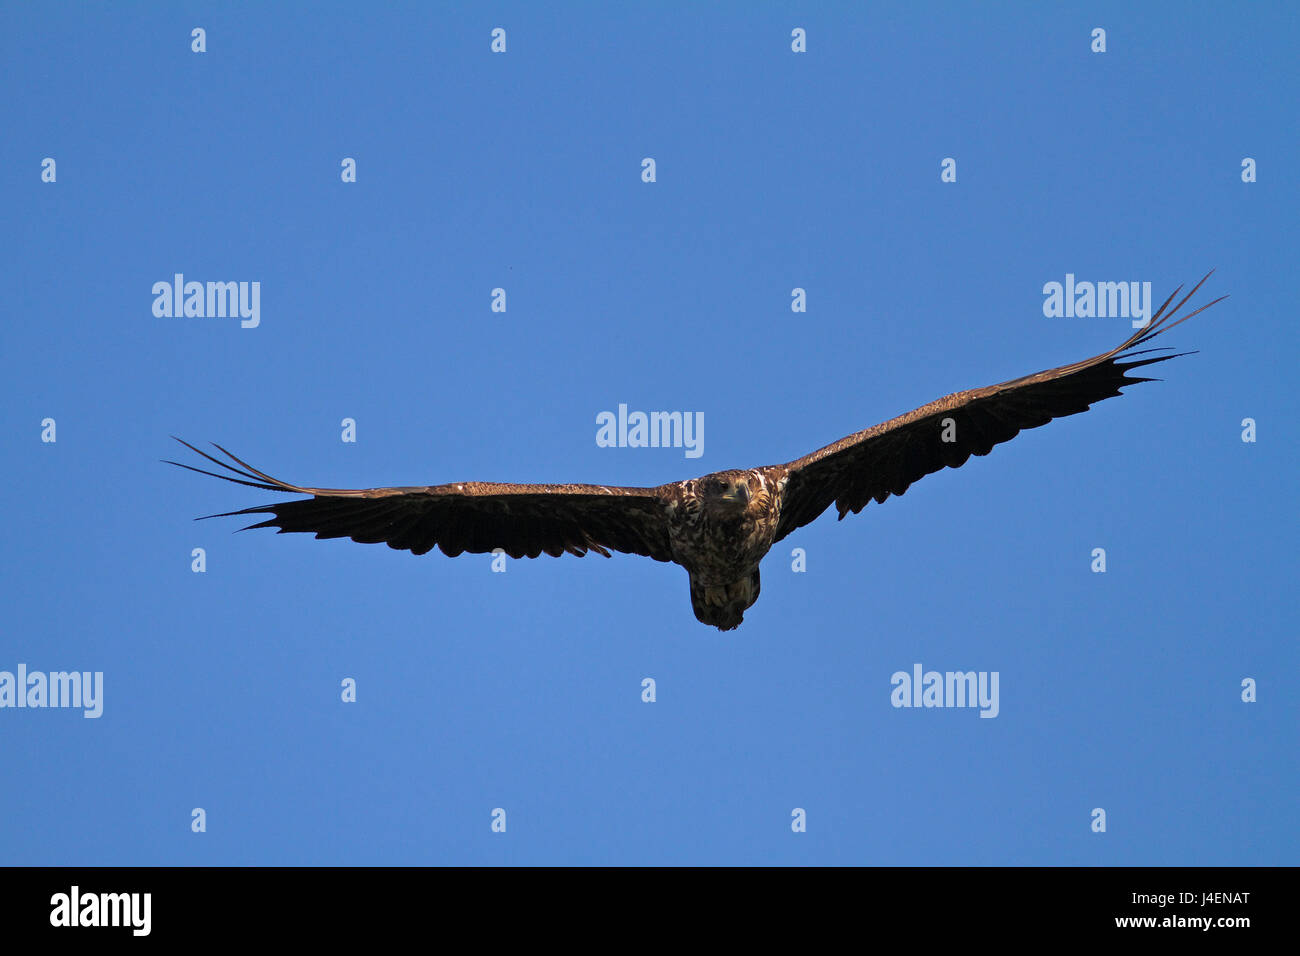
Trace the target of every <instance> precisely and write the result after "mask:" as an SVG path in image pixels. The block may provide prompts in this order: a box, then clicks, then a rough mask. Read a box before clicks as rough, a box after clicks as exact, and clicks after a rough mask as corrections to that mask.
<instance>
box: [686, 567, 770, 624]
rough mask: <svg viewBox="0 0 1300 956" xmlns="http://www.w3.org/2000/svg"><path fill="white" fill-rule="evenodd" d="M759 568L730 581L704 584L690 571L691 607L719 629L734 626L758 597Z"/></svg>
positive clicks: (700, 616)
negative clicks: (727, 582)
mask: <svg viewBox="0 0 1300 956" xmlns="http://www.w3.org/2000/svg"><path fill="white" fill-rule="evenodd" d="M758 590H759V581H758V568H754V570H753V571H751V572H750V573H749V574H748V575H746V576H745V577H743V578H741V579H740V580H739V581H732V582H731V583H730V584H723V585H716V586H715V585H708V584H701V583H700V582H699V581H697V580H696V579H695V575H691V608H692V609H694V611H695V618H696V620H698V621H699V622H700V623H702V624H710V625H712V626H713V627H716V628H717V629H718V630H720V631H731V630H735V629H736V628H737V627H739V626H740V622H741V621H743V620H744V619H745V611H746V610H748V609H749V608H750V607H752V606H753V604H754V602H755V601H757V600H758Z"/></svg>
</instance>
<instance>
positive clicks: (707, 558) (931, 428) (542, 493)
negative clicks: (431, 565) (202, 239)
mask: <svg viewBox="0 0 1300 956" xmlns="http://www.w3.org/2000/svg"><path fill="white" fill-rule="evenodd" d="M1208 278H1209V274H1207V275H1206V276H1205V278H1203V279H1201V281H1200V282H1198V283H1197V284H1196V286H1195V288H1193V289H1192V291H1191V292H1189V293H1188V294H1187V295H1186V296H1184V297H1183V298H1182V299H1181V300H1180V301H1179V302H1178V304H1177V305H1175V306H1174V307H1173V308H1172V309H1170V308H1169V304H1170V302H1172V301H1173V300H1174V298H1175V296H1177V295H1178V292H1179V291H1181V287H1180V288H1179V289H1177V290H1175V291H1174V294H1173V295H1171V296H1170V297H1169V298H1168V299H1166V300H1165V302H1164V304H1163V305H1161V306H1160V308H1159V310H1158V311H1157V312H1156V314H1155V315H1154V316H1153V317H1152V319H1151V321H1150V322H1149V323H1148V324H1147V325H1146V326H1145V327H1144V328H1142V329H1139V330H1138V331H1136V332H1134V333H1133V335H1131V336H1130V337H1129V338H1128V339H1126V340H1125V341H1124V342H1123V343H1121V344H1120V345H1118V346H1117V347H1115V348H1113V349H1111V350H1110V351H1109V352H1103V353H1102V354H1101V355H1095V356H1093V357H1092V358H1089V359H1084V360H1083V361H1081V362H1075V363H1073V364H1072V365H1062V366H1061V367H1059V368H1053V369H1048V370H1047V371H1045V372H1039V373H1037V374H1036V375H1026V376H1024V377H1023V378H1017V379H1012V380H1011V381H1009V382H1003V383H1002V384H1000V385H990V386H988V387H986V388H977V389H971V390H969V391H965V392H955V393H953V394H952V395H948V396H945V397H944V398H940V399H938V400H936V401H933V402H930V403H929V404H928V405H922V406H921V407H920V408H917V409H915V410H913V411H910V412H908V413H907V414H905V415H900V416H898V417H897V418H894V419H891V420H890V421H887V422H884V423H882V424H880V425H876V426H874V427H872V428H868V429H867V430H865V431H861V432H857V433H856V434H853V435H849V436H848V437H847V438H842V439H840V440H839V441H837V442H834V443H833V444H830V445H827V446H826V447H825V448H820V449H818V450H817V451H814V452H812V453H811V454H808V455H805V456H803V457H802V458H798V459H795V460H794V461H791V462H787V463H785V464H782V465H768V466H765V467H762V468H752V469H749V470H729V471H719V472H714V473H713V474H709V475H704V476H702V477H699V478H690V479H687V480H686V481H679V482H672V483H669V484H666V485H659V486H658V487H655V488H622V487H615V486H607V485H515V484H499V483H494V482H478V481H466V482H459V483H455V484H448V485H431V486H427V487H420V486H416V487H407V488H361V489H355V490H349V489H342V488H308V487H304V486H300V485H291V484H289V483H288V482H284V481H280V480H279V479H276V478H272V477H271V476H270V475H268V474H266V473H265V472H261V471H258V470H257V469H256V468H254V467H253V466H252V465H249V464H248V463H247V462H245V461H242V460H241V459H239V458H237V457H235V456H234V455H233V454H231V453H230V452H229V451H227V450H226V449H224V448H222V447H221V446H220V445H216V446H215V447H216V448H217V450H218V451H219V452H221V453H222V454H223V455H225V456H226V457H227V458H228V459H229V461H228V462H227V461H222V460H220V459H219V458H216V457H214V456H212V455H209V454H208V453H206V452H203V451H200V450H199V449H198V448H195V447H194V446H193V445H191V444H189V442H185V441H182V440H181V439H179V438H178V439H177V441H180V442H181V444H183V445H185V446H186V447H187V448H189V449H191V450H192V451H194V452H196V453H198V454H199V455H202V456H203V457H204V458H206V459H207V460H208V461H209V462H212V463H213V464H215V465H217V466H218V467H220V468H222V469H224V470H225V471H227V472H230V473H231V474H233V475H237V476H238V477H231V474H220V473H218V472H214V471H208V470H206V469H203V468H196V467H194V466H192V465H186V464H182V463H180V462H169V464H173V465H179V466H180V467H181V468H188V469H189V470H191V471H197V472H199V473H201V474H205V475H212V476H213V477H216V478H223V479H225V480H226V481H233V482H235V483H237V484H241V485H248V486H250V487H253V488H262V489H265V490H267V491H283V492H292V493H296V494H304V495H311V497H310V498H301V499H297V500H294V501H281V502H277V503H275V504H268V505H262V506H260V507H256V508H244V509H242V510H240V511H230V512H225V513H224V514H220V515H209V516H208V517H212V518H220V517H229V516H231V515H270V516H271V517H269V518H267V519H265V520H263V521H259V522H256V523H254V524H251V525H249V526H248V527H249V528H277V529H279V532H280V533H285V532H290V531H304V532H311V533H314V534H315V535H316V537H318V538H351V539H352V540H353V541H360V542H363V543H367V544H372V543H373V544H377V543H379V542H384V543H385V544H387V545H388V546H389V547H390V548H397V549H400V550H406V551H411V552H413V553H415V554H424V553H426V552H428V551H430V550H431V549H432V548H433V547H434V546H437V547H438V548H439V549H440V550H441V551H442V552H443V553H444V554H447V555H449V556H451V557H455V556H456V555H458V554H461V553H463V552H466V551H468V552H470V553H473V554H482V553H486V552H491V551H494V550H496V549H498V548H499V549H501V550H502V551H504V552H505V553H506V554H508V555H510V556H511V557H512V558H522V557H529V558H535V557H538V556H539V555H541V554H550V555H555V556H559V555H561V554H564V553H565V552H568V553H569V554H575V555H579V556H581V555H584V554H586V553H587V552H588V551H595V552H597V553H599V554H602V555H605V556H606V557H608V556H609V553H610V552H611V551H622V552H625V553H628V554H640V555H645V556H647V557H650V558H654V559H655V560H656V561H672V562H675V563H677V564H680V565H681V566H682V567H684V568H686V570H687V572H688V573H689V574H690V585H691V606H692V608H693V609H694V611H695V616H696V618H698V619H699V620H700V621H701V622H703V623H705V624H711V625H713V626H715V627H717V628H719V629H721V630H724V631H728V630H731V629H732V628H735V627H737V626H738V625H739V624H740V622H741V620H742V619H743V617H744V613H745V611H746V610H748V609H749V608H750V607H751V606H752V605H753V604H754V602H755V601H756V600H758V592H759V574H758V565H759V562H760V561H761V560H762V558H763V556H764V555H765V554H767V552H768V550H769V549H770V548H771V547H772V545H773V544H775V543H776V542H777V541H780V540H781V539H782V538H784V537H785V536H786V535H788V534H789V533H790V532H792V531H794V530H795V529H796V528H801V527H803V526H804V525H806V524H808V523H809V522H810V521H812V520H814V519H815V518H817V517H818V516H819V515H820V514H822V512H824V511H825V510H826V509H827V508H829V507H830V506H831V505H832V504H834V505H835V507H836V509H837V510H838V512H839V516H840V517H841V518H843V517H844V516H845V515H846V514H847V513H849V512H850V511H852V512H853V513H855V514H856V513H857V512H859V511H861V510H862V509H863V508H864V507H866V505H867V503H868V502H870V501H873V500H874V501H877V502H883V501H884V500H885V499H886V498H888V497H889V496H890V495H901V494H903V492H905V491H906V490H907V489H908V487H910V486H911V484H912V483H913V482H915V481H917V480H919V479H921V478H924V477H925V476H926V475H929V474H932V473H933V472H936V471H938V470H939V469H940V468H944V467H949V468H957V467H960V466H961V465H962V464H964V463H965V462H966V460H967V459H968V458H970V456H971V455H987V454H988V453H989V452H990V451H991V450H992V449H993V446H994V445H998V444H1001V443H1002V442H1005V441H1010V440H1011V439H1012V438H1014V437H1015V436H1016V435H1017V434H1019V433H1020V431H1021V430H1022V429H1025V428H1037V427H1038V426H1039V425H1045V424H1047V423H1048V422H1049V421H1051V420H1052V419H1054V418H1061V417H1064V416H1066V415H1075V414H1077V413H1079V412H1083V411H1087V410H1088V409H1089V408H1090V407H1091V406H1092V404H1093V403H1094V402H1099V401H1101V400H1102V399H1106V398H1112V397H1114V396H1116V395H1119V394H1120V389H1121V388H1122V387H1123V386H1125V385H1131V384H1134V383H1136V382H1148V381H1151V379H1148V378H1143V377H1141V376H1130V375H1127V374H1126V373H1127V372H1128V371H1130V370H1131V369H1135V368H1140V367H1142V366H1145V365H1152V364H1155V363H1157V362H1164V361H1167V360H1168V359H1171V358H1176V357H1177V355H1176V354H1163V355H1151V354H1150V353H1152V352H1155V351H1166V350H1163V349H1136V348H1135V347H1136V346H1138V345H1142V344H1144V343H1146V342H1149V341H1150V340H1151V339H1153V338H1155V337H1156V336H1157V335H1160V334H1162V333H1164V332H1166V331H1168V330H1169V329H1171V328H1173V327H1174V326H1175V325H1178V324H1180V323H1182V322H1185V321H1187V320H1188V319H1190V318H1192V316H1194V315H1197V314H1199V313H1201V312H1203V311H1205V310H1206V309H1208V308H1209V307H1210V306H1212V305H1214V304H1215V303H1216V302H1220V301H1222V300H1223V299H1224V298H1226V296H1220V297H1219V298H1218V299H1215V300H1214V301H1213V302H1209V303H1207V304H1206V305H1203V306H1201V307H1200V308H1199V309H1197V310H1196V311H1194V312H1191V313H1189V314H1188V315H1185V316H1183V317H1182V318H1178V319H1175V316H1176V315H1177V313H1178V312H1179V310H1180V309H1182V307H1183V306H1184V305H1185V304H1186V303H1187V300H1188V299H1190V298H1191V297H1192V296H1193V295H1195V294H1196V291H1197V290H1198V289H1200V287H1201V286H1202V285H1203V284H1204V282H1205V280H1206V279H1208ZM1166 310H1168V311H1166ZM1179 354H1186V353H1179ZM1142 355H1145V356H1147V357H1145V358H1137V357H1136V356H1142ZM245 530H246V529H245Z"/></svg>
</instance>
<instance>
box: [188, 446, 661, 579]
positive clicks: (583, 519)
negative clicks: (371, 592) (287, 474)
mask: <svg viewBox="0 0 1300 956" xmlns="http://www.w3.org/2000/svg"><path fill="white" fill-rule="evenodd" d="M176 440H177V441H179V442H180V443H181V444H182V445H184V446H185V447H186V448H189V449H190V450H191V451H194V452H197V453H198V454H200V455H202V456H203V457H204V458H206V459H207V460H208V461H210V462H212V463H213V464H215V465H217V466H219V467H220V468H224V469H225V470H226V471H228V472H231V473H232V474H234V475H238V476H239V477H237V478H232V477H230V475H225V474H219V473H217V472H215V471H207V470H205V469H203V468H196V467H194V466H193V465H185V464H182V463H181V462H178V461H173V462H169V464H172V465H179V466H180V467H181V468H188V469H189V470H190V471H197V472H199V473H200V474H203V475H211V476H213V477H214V478H223V479H225V480H226V481H233V482H235V483H236V484H241V485H248V486H250V487H253V488H263V489H265V490H267V491H286V492H294V493H297V494H304V495H311V496H312V497H311V498H302V499H298V500H295V501H281V502H278V503H276V504H269V505H262V506H261V507H258V508H244V509H243V510H241V511H229V512H225V513H224V514H219V515H207V516H206V517H209V518H224V517H229V516H231V515H262V514H265V515H270V516H271V517H269V518H267V519H266V520H264V521H259V522H257V523H255V524H251V525H249V526H248V528H278V529H279V533H280V534H283V533H285V532H288V531H306V532H311V533H314V534H315V535H316V537H318V538H351V539H352V540H353V541H360V542H362V543H365V544H377V543H379V542H381V541H382V542H384V543H385V544H387V545H388V546H389V547H390V548H396V549H399V550H404V551H411V552H414V553H415V554H424V553H426V552H427V551H429V550H430V549H432V548H433V547H434V546H435V545H436V546H437V547H438V548H439V549H440V550H441V551H442V552H443V554H446V555H450V556H452V557H455V556H456V555H458V554H461V553H462V552H465V551H468V552H471V553H473V554H483V553H486V552H489V551H493V550H495V549H497V548H500V549H502V550H503V551H505V553H506V554H508V555H510V557H512V558H522V557H529V558H535V557H537V556H538V555H540V554H550V555H554V556H556V557H558V556H559V555H561V554H564V553H565V552H566V551H567V552H568V553H569V554H576V555H579V556H582V555H584V554H586V553H587V552H588V551H595V552H597V553H599V554H603V555H604V556H605V557H609V552H610V551H623V552H626V553H628V554H642V555H646V556H647V557H651V558H654V559H655V560H656V561H671V560H672V553H671V549H670V547H669V542H668V522H667V519H666V516H665V513H664V505H665V502H664V500H663V498H662V497H661V496H660V495H659V493H658V491H657V489H654V488H617V487H606V486H604V485H509V484H496V483H490V482H480V481H466V482H463V483H459V484H451V485H435V486H430V487H425V488H420V487H414V488H360V489H345V488H304V487H300V486H298V485H291V484H289V483H288V482H284V481H280V480H279V479H276V478H272V477H271V476H270V475H268V474H266V473H264V472H261V471H258V470H257V469H256V468H254V467H253V466H252V465H249V464H248V463H247V462H244V461H241V460H240V459H238V458H236V457H235V456H234V455H232V454H231V453H230V452H228V451H226V449H224V448H222V447H221V446H220V445H215V447H216V448H217V450H218V451H220V452H221V453H222V454H224V455H225V456H226V457H228V458H229V459H230V461H231V462H233V465H232V464H229V463H227V462H225V461H221V460H220V459H218V458H215V457H213V456H212V455H209V454H207V453H206V452H203V451H200V450H199V449H197V448H195V447H194V446H193V445H191V444H190V443H189V442H187V441H183V440H181V439H179V438H177V439H176ZM236 466H238V467H236ZM248 528H244V529H241V530H248Z"/></svg>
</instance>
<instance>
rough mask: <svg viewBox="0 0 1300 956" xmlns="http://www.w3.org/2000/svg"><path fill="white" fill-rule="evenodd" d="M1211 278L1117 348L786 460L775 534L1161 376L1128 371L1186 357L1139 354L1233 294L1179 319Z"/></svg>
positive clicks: (880, 495) (853, 506)
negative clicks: (1152, 376)
mask: <svg viewBox="0 0 1300 956" xmlns="http://www.w3.org/2000/svg"><path fill="white" fill-rule="evenodd" d="M1209 277H1210V275H1209V274H1208V273H1207V274H1206V276H1205V278H1203V279H1201V281H1200V282H1198V283H1197V284H1196V287H1195V288H1194V289H1192V291H1191V292H1189V293H1187V295H1186V296H1184V297H1183V299H1182V301H1180V302H1179V303H1178V304H1177V305H1176V306H1174V307H1173V309H1170V310H1169V311H1168V312H1166V311H1165V310H1166V309H1167V308H1168V307H1169V303H1170V302H1172V301H1173V299H1174V296H1176V295H1178V293H1179V292H1180V291H1182V287H1181V286H1180V287H1179V288H1178V289H1175V290H1174V294H1173V295H1171V296H1170V297H1169V298H1168V299H1166V300H1165V302H1164V305H1162V306H1160V309H1159V310H1158V311H1157V312H1156V314H1155V315H1154V316H1152V319H1151V321H1150V322H1149V323H1148V324H1147V325H1146V326H1145V327H1143V328H1142V329H1139V330H1138V331H1137V332H1135V333H1133V335H1132V336H1130V337H1129V338H1128V339H1127V340H1126V341H1124V342H1123V343H1121V344H1120V345H1118V346H1117V347H1115V348H1113V349H1111V350H1110V351H1109V352H1103V353H1102V354H1101V355H1094V356H1093V357H1092V358H1089V359H1084V360H1083V361H1082V362H1075V363H1074V364H1073V365H1062V366H1061V367H1060V368H1053V369H1048V370H1047V371H1045V372H1039V373H1038V374H1036V375H1026V376H1024V377H1023V378H1017V379H1013V380H1011V381H1009V382H1003V383H1002V384H1000V385H990V386H988V387H986V388H976V389H971V390H969V391H965V392H956V393H954V394H952V395H948V396H946V397H944V398H940V399H938V400H936V401H933V402H930V403H929V404H928V405H922V406H921V407H920V408H917V409H914V410H913V411H910V412H908V413H907V414H905V415H900V416H899V417H898V418H895V419H892V420H891V421H887V422H885V423H884V424H881V425H876V426H875V427H873V428H868V429H867V430H866V431H861V432H858V433H856V434H854V435H849V436H848V437H847V438H842V439H840V440H839V441H837V442H835V443H834V444H831V445H827V446H826V447H825V448H821V449H818V450H817V451H815V452H813V453H812V454H810V455H805V456H804V457H803V458H800V459H797V460H796V461H792V462H790V463H788V464H787V465H783V466H777V468H776V469H775V470H782V469H783V470H784V472H785V475H786V487H785V492H784V495H783V496H782V499H781V519H780V523H779V524H778V526H777V531H776V538H775V540H777V541H780V540H781V539H782V538H784V537H785V536H786V535H788V534H789V533H790V532H791V531H794V530H795V529H796V528H801V527H803V526H804V525H806V524H808V523H809V522H810V521H812V520H813V519H815V518H816V517H817V516H818V515H820V514H821V513H822V512H823V511H825V510H826V509H827V508H828V507H830V505H831V503H832V502H833V503H834V504H835V506H836V508H837V509H838V510H839V516H840V517H841V518H843V517H844V516H845V515H846V514H848V513H849V512H850V511H852V512H853V513H854V514H857V513H858V512H859V511H861V510H862V509H863V508H864V507H866V505H867V503H868V502H870V501H872V500H873V499H874V500H875V501H877V502H883V501H884V500H885V499H886V498H888V497H889V496H890V495H901V494H902V493H903V492H905V491H906V490H907V489H908V487H909V486H910V485H911V484H912V483H913V482H915V481H919V480H920V479H921V478H924V477H925V476H926V475H929V474H933V473H934V472H936V471H938V470H939V469H940V468H944V467H949V468H958V467H960V466H961V465H963V464H965V462H966V460H967V459H968V458H970V456H971V455H987V454H988V453H989V452H990V451H992V450H993V446H994V445H998V444H1001V443H1002V442H1005V441H1010V440H1011V439H1012V438H1014V437H1016V435H1018V434H1019V433H1020V431H1021V430H1022V429H1025V428H1037V427H1038V426H1039V425H1046V424H1047V423H1048V422H1050V421H1051V420H1052V419H1053V418H1061V417H1063V416H1065V415H1075V414H1078V413H1079V412H1084V411H1087V410H1088V409H1089V408H1090V407H1091V406H1092V404H1093V403H1094V402H1099V401H1101V400H1102V399H1105V398H1112V397H1114V396H1116V395H1119V394H1120V389H1121V388H1122V387H1123V386H1125V385H1131V384H1133V383H1135V382H1149V381H1151V379H1148V378H1142V377H1140V376H1128V375H1125V372H1127V371H1128V370H1129V369H1133V368H1139V367H1141V366H1143V365H1151V364H1153V363H1155V362H1164V361H1166V360H1168V359H1171V358H1176V357H1177V355H1157V356H1153V357H1148V358H1142V359H1133V358H1132V357H1133V356H1135V355H1143V354H1145V353H1149V352H1152V351H1163V350H1162V349H1139V350H1136V351H1135V350H1134V346H1136V345H1141V344H1142V343H1144V342H1148V341H1150V340H1151V339H1153V338H1155V337H1156V336H1157V335H1160V334H1161V333H1162V332H1166V331H1168V330H1169V329H1171V328H1173V327H1174V326H1175V325H1178V324H1179V323H1181V322H1186V321H1187V320H1188V319H1190V318H1191V317H1192V316H1194V315H1196V314H1198V313H1200V312H1203V311H1205V310H1206V309H1208V308H1209V307H1210V306H1211V305H1214V303H1215V302H1220V301H1222V300H1223V299H1225V298H1227V296H1220V297H1219V298H1218V299H1215V300H1214V302H1210V303H1208V304H1206V305H1203V306H1201V307H1200V308H1199V309H1197V310H1196V311H1195V312H1192V313H1190V314H1189V315H1185V316H1183V317H1182V318H1180V319H1178V320H1176V321H1171V320H1172V319H1173V318H1174V316H1175V315H1176V314H1177V312H1178V310H1179V309H1181V308H1182V307H1183V305H1184V304H1185V303H1186V302H1187V300H1188V299H1190V298H1191V297H1192V296H1193V295H1195V294H1196V290H1197V289H1199V288H1200V287H1201V285H1202V284H1203V283H1204V282H1205V279H1208V278H1209ZM1181 354H1186V353H1181ZM948 420H951V422H949V421H948Z"/></svg>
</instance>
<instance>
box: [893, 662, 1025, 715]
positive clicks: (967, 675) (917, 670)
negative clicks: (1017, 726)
mask: <svg viewBox="0 0 1300 956" xmlns="http://www.w3.org/2000/svg"><path fill="white" fill-rule="evenodd" d="M889 683H890V684H892V685H893V687H894V689H893V691H892V692H891V693H890V695H889V702H890V703H891V704H893V705H894V706H895V707H978V708H979V712H980V716H981V717H996V716H997V715H998V711H999V710H1000V709H1001V708H1000V706H999V704H998V672H997V671H945V672H942V673H941V672H939V671H927V670H923V669H922V667H921V665H920V664H913V665H912V672H911V673H910V674H909V673H908V672H907V671H895V672H894V674H893V676H892V677H890V678H889Z"/></svg>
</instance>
